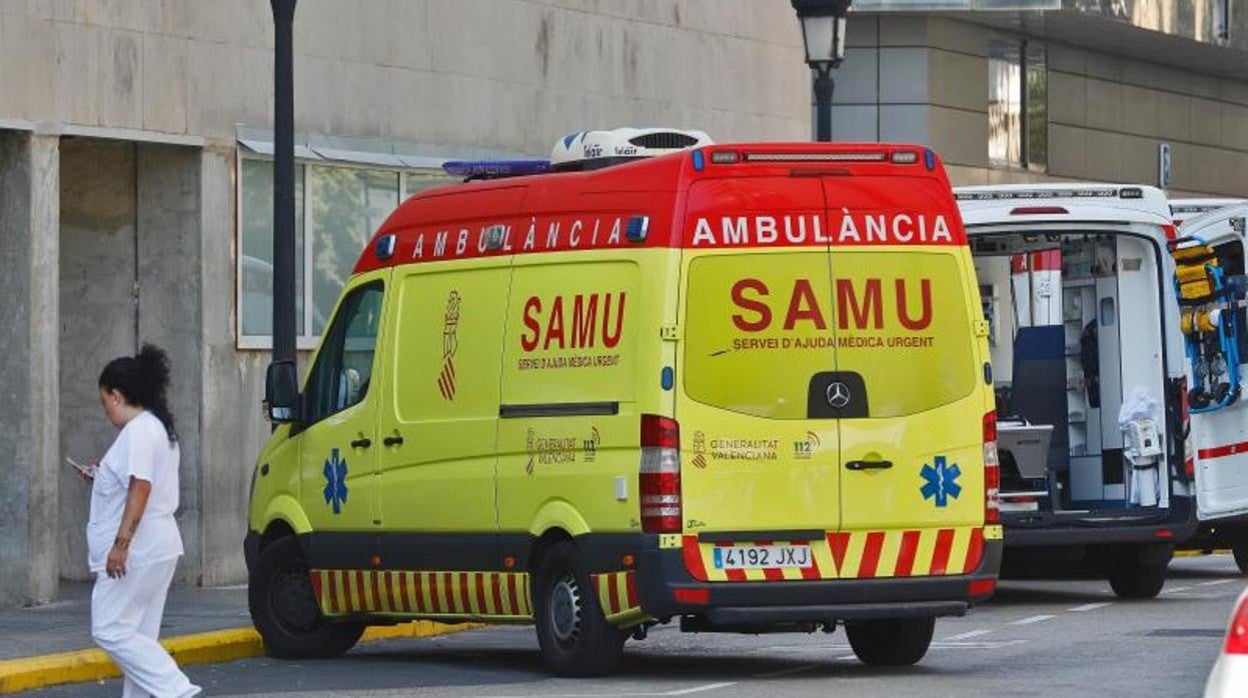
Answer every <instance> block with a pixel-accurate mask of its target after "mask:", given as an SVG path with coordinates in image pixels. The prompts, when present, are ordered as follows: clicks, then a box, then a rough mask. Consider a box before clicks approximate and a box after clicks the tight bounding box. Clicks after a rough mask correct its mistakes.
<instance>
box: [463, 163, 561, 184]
mask: <svg viewBox="0 0 1248 698" xmlns="http://www.w3.org/2000/svg"><path fill="white" fill-rule="evenodd" d="M442 171H443V172H445V173H447V174H449V175H452V176H454V177H464V178H465V179H498V178H501V177H523V176H525V175H536V174H545V173H547V172H550V161H549V160H450V161H447V162H445V163H443V164H442Z"/></svg>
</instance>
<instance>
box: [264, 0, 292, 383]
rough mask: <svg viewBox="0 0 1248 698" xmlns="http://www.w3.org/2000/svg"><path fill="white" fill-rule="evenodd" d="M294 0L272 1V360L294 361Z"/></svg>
mask: <svg viewBox="0 0 1248 698" xmlns="http://www.w3.org/2000/svg"><path fill="white" fill-rule="evenodd" d="M295 2H296V0H270V4H271V5H272V6H273V38H274V40H273V361H274V362H277V361H294V360H295V312H296V311H295V308H296V306H295V89H294V55H293V53H294V49H293V39H292V34H293V26H294V23H295Z"/></svg>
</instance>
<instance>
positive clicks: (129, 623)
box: [91, 558, 200, 698]
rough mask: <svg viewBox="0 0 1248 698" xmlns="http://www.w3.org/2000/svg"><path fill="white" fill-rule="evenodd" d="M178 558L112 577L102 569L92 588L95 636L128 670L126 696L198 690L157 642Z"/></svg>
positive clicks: (160, 696)
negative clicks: (166, 598)
mask: <svg viewBox="0 0 1248 698" xmlns="http://www.w3.org/2000/svg"><path fill="white" fill-rule="evenodd" d="M177 566H178V561H177V559H176V558H175V559H173V560H168V561H165V562H157V563H155V564H151V565H146V566H144V567H134V568H129V569H127V570H126V576H124V577H122V578H120V579H110V578H109V577H108V575H107V574H105V573H103V572H100V573H99V574H97V575H96V577H95V588H94V589H93V590H92V592H91V637H93V638H94V639H95V642H96V644H98V645H99V646H100V647H101V648H102V649H103V650H104V651H105V652H107V653H108V655H109V656H110V657H112V658H113V661H114V662H116V663H117V666H119V667H121V670H122V671H123V672H125V675H126V680H125V687H124V689H123V690H122V696H123V698H149V697H150V698H186V697H188V696H194V695H198V694H199V692H200V689H199V687H198V686H195V685H194V684H192V683H191V681H190V679H188V678H186V674H183V673H182V671H181V670H180V669H178V664H177V662H175V661H173V657H170V656H169V653H168V652H166V651H165V648H164V647H161V646H160V643H159V642H157V641H156V638H157V637H158V636H159V635H160V620H161V618H162V617H163V616H164V614H165V595H166V594H168V592H169V582H171V581H172V580H173V571H174V569H175V568H176V567H177Z"/></svg>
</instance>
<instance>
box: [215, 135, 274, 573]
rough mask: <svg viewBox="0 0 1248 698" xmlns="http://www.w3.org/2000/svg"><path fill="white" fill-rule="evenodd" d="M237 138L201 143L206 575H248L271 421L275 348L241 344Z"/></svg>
mask: <svg viewBox="0 0 1248 698" xmlns="http://www.w3.org/2000/svg"><path fill="white" fill-rule="evenodd" d="M234 158H235V155H234V145H233V143H230V144H228V145H227V144H222V145H212V146H209V147H206V148H205V149H204V150H203V161H202V169H201V173H202V174H201V182H202V190H201V191H202V199H201V209H200V212H201V216H202V224H201V225H202V231H203V234H202V245H203V247H202V253H203V272H202V277H201V278H202V279H203V286H202V294H203V298H204V303H203V315H202V321H203V347H204V363H203V366H202V370H203V374H204V377H203V385H204V393H203V411H202V413H201V414H202V423H203V435H202V443H203V446H202V460H201V462H202V464H203V472H202V473H201V483H202V486H203V517H202V520H203V522H204V526H203V583H204V585H205V586H211V585H216V584H235V583H238V582H242V581H245V580H246V579H247V570H246V567H245V565H244V564H243V556H242V548H243V536H244V535H246V533H247V501H248V494H249V492H248V487H249V485H250V483H251V473H252V468H253V466H254V464H255V459H256V456H257V454H258V452H259V449H260V445H261V444H263V443H264V441H265V439H266V438H267V437H268V434H269V430H268V423H267V422H265V421H264V419H263V415H262V412H261V410H260V400H261V396H262V394H263V389H264V370H265V367H266V366H267V365H268V360H269V353H268V352H267V351H264V352H256V351H249V352H239V351H238V350H237V349H236V348H235V336H234V322H235V315H234V312H235V311H234V297H235V293H236V291H235V285H234V284H235V279H236V277H235V273H236V267H237V258H236V257H235V256H234V220H235V205H236V201H235V196H234V181H235V180H234V176H235V170H234V162H235V159H234Z"/></svg>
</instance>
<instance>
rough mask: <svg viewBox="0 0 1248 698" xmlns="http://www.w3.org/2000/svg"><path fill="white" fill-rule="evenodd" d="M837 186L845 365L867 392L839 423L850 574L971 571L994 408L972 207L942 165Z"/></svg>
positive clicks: (841, 365) (837, 291) (830, 188)
mask: <svg viewBox="0 0 1248 698" xmlns="http://www.w3.org/2000/svg"><path fill="white" fill-rule="evenodd" d="M824 186H825V192H826V197H827V201H828V217H829V225H830V229H831V231H832V235H833V240H834V242H833V247H832V253H831V267H832V296H833V297H832V305H833V307H834V308H835V309H836V312H835V314H836V321H835V324H834V329H835V332H836V365H837V370H838V372H839V375H840V376H841V380H843V381H844V383H845V386H846V388H847V389H848V391H849V392H850V393H851V394H853V395H854V398H853V400H851V402H850V404H851V405H857V406H858V409H856V410H855V411H854V412H853V413H843V414H842V419H841V420H840V430H839V437H840V438H839V443H840V461H841V463H840V464H841V492H840V495H841V498H840V501H841V536H840V539H839V541H838V545H839V547H840V548H841V550H840V557H841V559H842V560H843V564H842V565H840V567H841V569H842V576H844V577H907V576H925V575H929V574H931V575H941V574H960V573H962V572H963V571H964V570H968V569H973V568H974V566H976V565H977V564H978V562H979V559H980V550H981V549H982V526H983V522H984V454H983V436H984V421H983V420H984V415H985V413H986V412H987V411H989V410H991V409H992V408H991V405H990V404H987V403H988V400H987V399H986V390H985V386H984V383H983V381H984V379H985V372H984V368H983V367H984V364H985V362H987V361H988V347H987V339H986V334H987V333H986V331H985V332H984V336H977V335H978V333H977V331H976V327H977V325H976V324H975V322H974V320H976V319H978V318H977V317H975V316H973V315H972V310H973V309H976V308H978V307H979V304H978V301H977V292H976V291H977V290H976V289H975V273H974V269H973V266H972V264H971V260H970V253H969V250H968V249H967V247H966V244H965V234H964V232H963V231H962V227H961V219H960V217H959V216H958V213H957V211H956V209H955V208H954V206H953V201H952V198H951V197H950V196H949V193H948V189H947V188H943V187H942V185H941V184H940V183H939V182H938V181H937V180H934V179H926V178H915V177H888V176H879V177H854V178H852V181H851V178H845V177H836V178H827V179H826V180H825V182H824ZM938 218H939V220H938ZM938 231H944V233H943V234H938ZM859 393H860V394H859Z"/></svg>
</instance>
